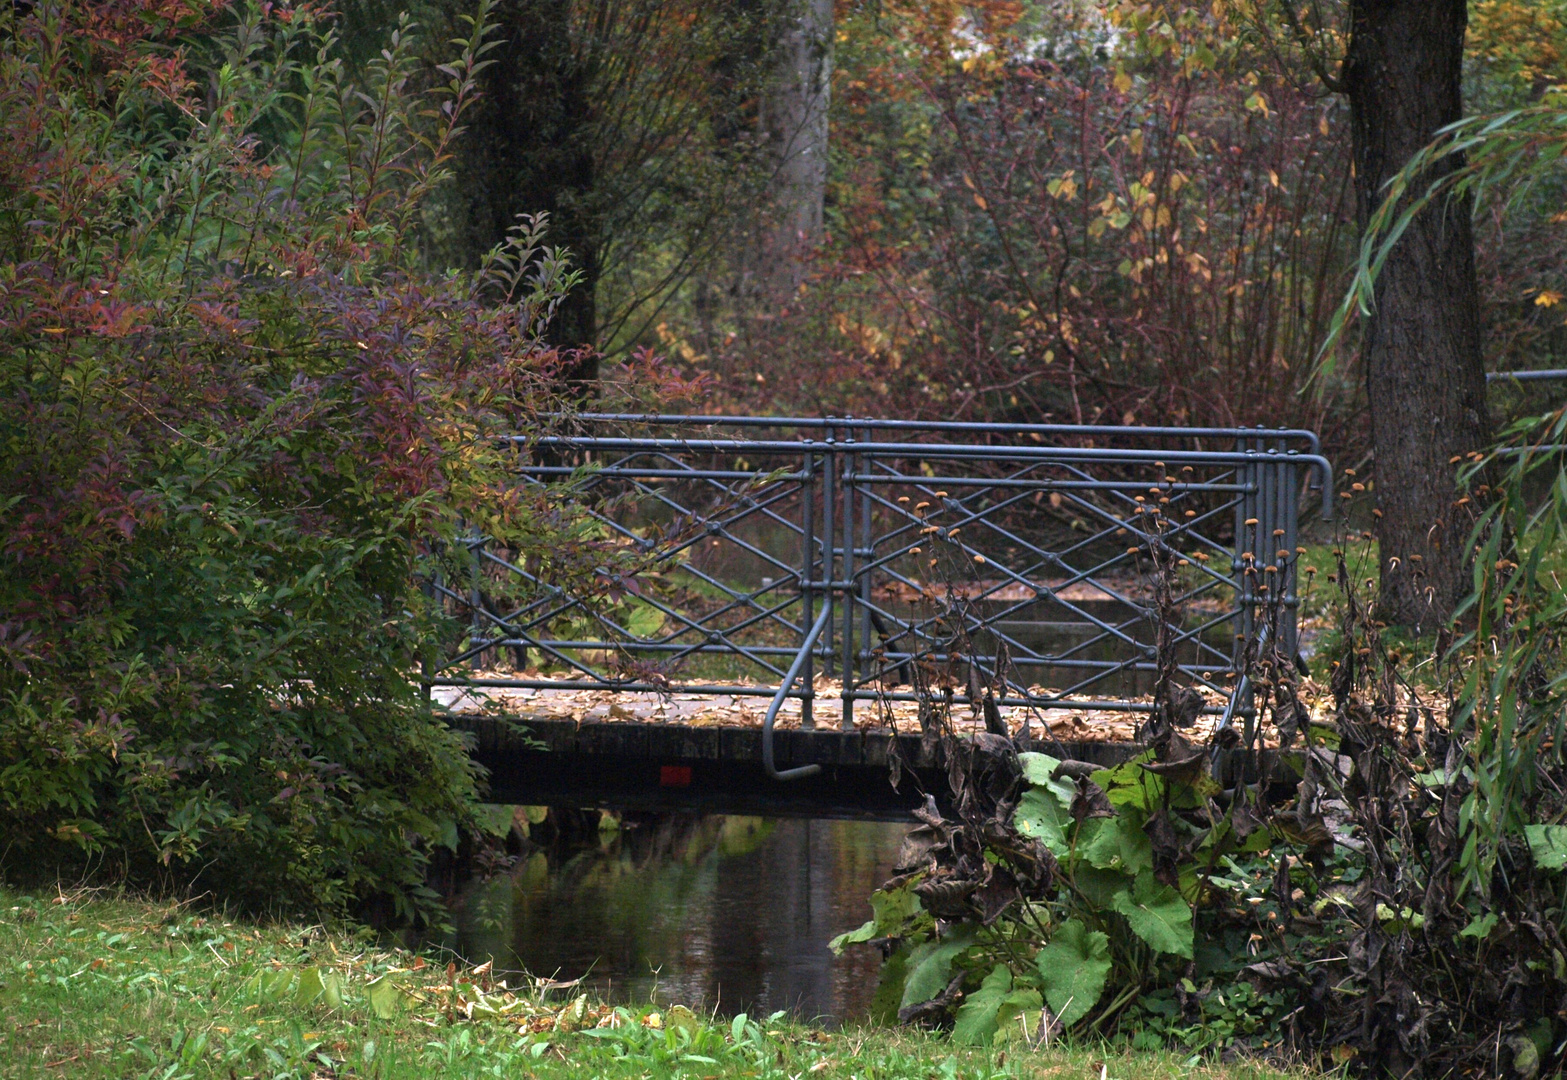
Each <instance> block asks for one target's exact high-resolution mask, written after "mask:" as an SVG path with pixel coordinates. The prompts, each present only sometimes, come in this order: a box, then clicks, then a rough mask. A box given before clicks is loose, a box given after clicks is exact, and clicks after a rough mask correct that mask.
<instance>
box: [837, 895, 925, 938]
mask: <svg viewBox="0 0 1567 1080" xmlns="http://www.w3.org/2000/svg"><path fill="white" fill-rule="evenodd" d="M914 885H915V882H912V881H910V882H908V883H906V884H904V885H900V886H899V887H898V888H896V889H877V890H876V891H875V892H873V893H871V911H872V912H873V913H874V915H873V917H872V918H871V920H870V921H869V922H867V923H865V924H864V925H863V926H861V927H860V928H859V929H857V930H850V931H849V932H848V933H846V934H839V935H838V936H837V937H835V938H833V939H832V940H831V941H829V942H828V943H827V947H828V948H829V949H831V950H832V951H833V952H834V953H841V952H843V949H844V946H846V945H858V944H862V943H864V942H867V941H873V940H875V939H876V938H879V937H891V936H894V935H895V934H897V932H898V931H900V930H902V929H903V926H904V924H905V923H907V922H908V921H909V919H911V918H913V917H914V916H915V915H917V914H918V913H919V911H920V898H919V897H918V896H916V895H914Z"/></svg>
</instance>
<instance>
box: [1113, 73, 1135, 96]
mask: <svg viewBox="0 0 1567 1080" xmlns="http://www.w3.org/2000/svg"><path fill="white" fill-rule="evenodd" d="M1115 88H1116V90H1117V91H1118V92H1119V93H1122V94H1124V93H1126V92H1127V91H1128V90H1130V89H1131V88H1132V77H1131V76H1130V75H1128V74H1127V73H1126V72H1124V71H1117V72H1116V73H1115Z"/></svg>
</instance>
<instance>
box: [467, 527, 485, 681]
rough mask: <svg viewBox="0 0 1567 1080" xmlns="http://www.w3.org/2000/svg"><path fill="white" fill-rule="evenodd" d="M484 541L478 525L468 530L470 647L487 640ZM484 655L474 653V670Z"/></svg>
mask: <svg viewBox="0 0 1567 1080" xmlns="http://www.w3.org/2000/svg"><path fill="white" fill-rule="evenodd" d="M483 542H484V541H483V538H482V537H481V536H480V535H479V528H478V526H477V525H476V526H474V527H473V528H472V529H470V530H469V532H468V576H469V582H468V602H469V604H470V606H471V614H470V618H469V622H468V647H469V648H470V649H477V648H478V647H479V646H481V645H483V644H484V642H485V640H486V638H485V636H484V632H483V629H484V622H483V619H482V618H481V616H480V612H482V611H483V610H484V592H483V590H482V588H481V585H480V582H481V577H480V569H481V568H480V564H479V547H480V545H481V544H482V543H483ZM483 656H484V654H483V653H474V655H473V665H472V666H473V670H475V671H478V670H479V668H480V663H479V661H480V660H481V658H482V657H483Z"/></svg>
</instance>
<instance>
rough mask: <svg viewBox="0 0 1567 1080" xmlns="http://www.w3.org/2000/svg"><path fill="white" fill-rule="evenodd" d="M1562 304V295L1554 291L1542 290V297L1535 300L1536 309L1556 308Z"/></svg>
mask: <svg viewBox="0 0 1567 1080" xmlns="http://www.w3.org/2000/svg"><path fill="white" fill-rule="evenodd" d="M1561 302H1562V294H1561V293H1559V292H1556V291H1554V290H1552V289H1541V290H1540V295H1539V296H1536V297H1535V298H1534V303H1535V306H1536V307H1555V306H1556V305H1557V304H1559V303H1561Z"/></svg>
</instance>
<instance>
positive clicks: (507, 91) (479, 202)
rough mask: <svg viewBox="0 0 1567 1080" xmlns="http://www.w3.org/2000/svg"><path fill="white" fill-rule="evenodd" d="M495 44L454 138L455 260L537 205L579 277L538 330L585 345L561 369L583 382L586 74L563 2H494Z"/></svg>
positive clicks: (590, 329)
mask: <svg viewBox="0 0 1567 1080" xmlns="http://www.w3.org/2000/svg"><path fill="white" fill-rule="evenodd" d="M496 18H497V21H498V22H499V24H500V33H499V35H498V37H499V41H500V44H499V46H498V47H497V48H496V49H494V51H492V52H491V53H490V54H489V55H488V56H487V57H486V59H488V60H491V61H493V63H491V65H490V66H489V67H488V68H487V69H486V70H485V72H484V74H483V75H481V76H480V81H481V83H482V89H483V91H484V96H483V97H482V98H481V99H480V101H479V104H478V107H477V108H476V109H475V111H474V113H473V114H472V116H471V117H470V119H469V125H468V131H467V132H466V133H465V134H464V136H463V138H462V140H460V141H459V143H458V152H459V154H461V155H462V160H461V162H460V163H459V166H458V169H457V173H458V176H460V177H461V183H460V188H459V196H458V198H459V200H460V202H461V203H462V216H463V218H464V220H463V223H462V231H463V233H464V235H463V237H462V247H463V248H464V249H465V250H464V256H465V257H464V261H465V262H467V263H468V264H469V265H476V264H477V263H478V260H479V258H480V257H481V256H482V255H483V254H484V253H485V252H487V251H488V250H489V249H490V248H491V247H493V246H494V245H496V244H498V243H500V242H502V241H503V240H504V239H505V238H506V234H507V231H508V230H509V229H511V228H512V226H514V225H515V224H516V223H517V215H519V214H528V213H536V212H538V211H541V210H542V211H547V212H548V213H549V216H550V217H549V231H548V233H547V234H546V242H547V243H549V244H550V245H551V246H555V245H559V246H561V247H564V248H566V249H567V250H568V251H569V252H570V253H571V262H572V266H573V267H575V268H577V269H579V270H580V271H581V272H582V280H581V283H580V284H578V285H577V287H576V288H575V289H573V290H572V291H571V292H570V293H568V294H567V295H566V297H565V298H564V299H563V300H562V301H561V304H560V307H558V308H557V309H556V312H555V316H554V318H553V319H552V320H551V321H550V324H549V326H548V327H547V328H546V330H545V338H546V340H547V341H548V342H549V343H550V344H552V345H558V346H560V347H562V348H564V349H576V348H585V349H586V350H588V351H587V352H585V353H584V354H583V356H584V359H582V360H581V361H580V362H579V363H578V364H577V365H576V366H575V368H574V369H573V370H572V371H570V372H568V373H567V377H568V379H570V380H571V381H573V382H580V383H583V384H591V383H592V382H593V381H594V380H595V379H596V378H597V375H598V358H597V354H596V353H594V352H592V351H591V350H592V348H593V346H594V345H596V344H597V334H598V326H597V309H596V305H595V295H594V294H595V292H596V289H597V285H598V269H599V264H598V243H597V241H598V222H597V220H596V218H595V212H594V195H595V186H596V183H597V179H598V178H597V176H596V175H595V168H594V158H593V150H592V145H591V139H590V135H591V133H590V125H591V123H592V120H593V105H592V102H591V100H590V93H591V82H592V72H591V71H589V70H588V69H587V67H586V65H584V64H583V62H582V61H581V59H580V57H579V56H578V55H577V50H576V48H575V47H574V42H573V41H572V29H571V25H572V15H571V0H504V2H503V3H502V4H500V5H499V7H498V8H497V10H496Z"/></svg>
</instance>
